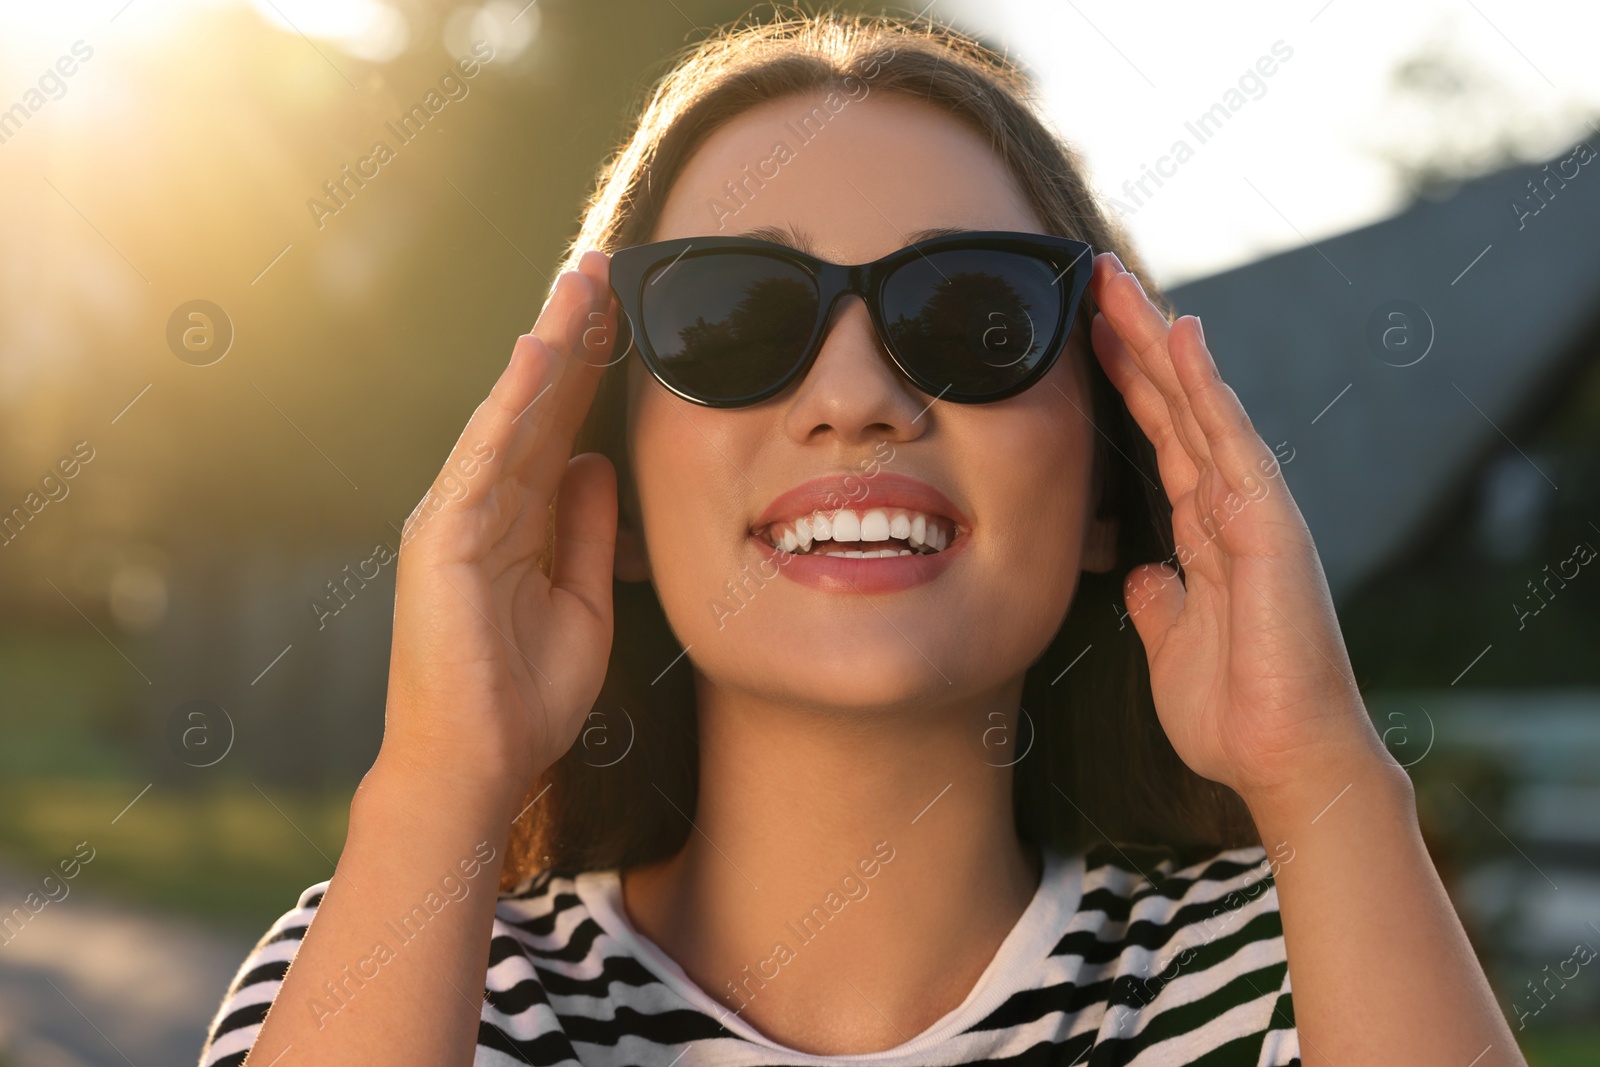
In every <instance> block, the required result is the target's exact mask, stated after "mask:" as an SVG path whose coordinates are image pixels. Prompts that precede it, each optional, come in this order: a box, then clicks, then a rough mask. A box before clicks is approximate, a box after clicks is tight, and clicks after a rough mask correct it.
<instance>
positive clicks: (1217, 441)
mask: <svg viewBox="0 0 1600 1067" xmlns="http://www.w3.org/2000/svg"><path fill="white" fill-rule="evenodd" d="M1091 284H1092V287H1093V292H1094V297H1095V300H1096V302H1097V303H1098V304H1099V307H1100V313H1099V314H1097V315H1096V316H1095V318H1094V323H1093V330H1092V338H1093V344H1094V350H1095V353H1096V355H1097V356H1098V357H1099V360H1100V363H1101V366H1103V367H1104V368H1105V372H1106V375H1107V376H1108V377H1109V378H1110V379H1111V381H1112V383H1113V384H1114V385H1115V386H1116V387H1117V389H1118V390H1119V391H1120V392H1121V393H1122V396H1123V398H1124V399H1125V400H1126V402H1127V405H1128V409H1129V411H1130V412H1131V413H1132V414H1133V417H1134V419H1135V420H1136V421H1137V422H1138V424H1139V426H1140V427H1141V428H1142V429H1143V430H1144V432H1145V435H1146V436H1147V437H1149V439H1150V441H1151V443H1152V444H1154V445H1155V449H1156V456H1157V460H1158V464H1159V468H1160V475H1161V481H1162V484H1163V487H1164V488H1165V490H1166V494H1167V498H1168V499H1169V500H1170V501H1171V503H1172V527H1173V538H1174V541H1175V543H1176V546H1177V555H1176V559H1177V562H1178V564H1179V565H1180V566H1181V567H1182V568H1183V579H1182V580H1180V579H1179V577H1178V575H1177V574H1176V572H1175V571H1174V570H1173V569H1172V567H1171V564H1170V563H1165V564H1163V563H1146V564H1143V565H1141V566H1139V567H1136V568H1135V569H1134V570H1133V571H1132V572H1131V573H1130V574H1129V575H1128V577H1127V579H1126V581H1125V583H1124V587H1123V592H1124V595H1125V597H1126V600H1127V610H1128V613H1129V615H1130V616H1131V619H1132V622H1133V624H1134V627H1135V629H1136V630H1137V631H1138V633H1139V637H1140V639H1141V640H1142V641H1143V642H1144V647H1145V652H1146V654H1147V656H1148V657H1149V662H1150V684H1151V689H1152V692H1153V695H1154V697H1155V705H1156V711H1157V714H1158V715H1159V716H1160V719H1161V724H1162V727H1163V729H1165V731H1166V733H1167V736H1168V738H1169V739H1170V740H1171V741H1172V745H1173V747H1174V748H1175V749H1176V750H1177V752H1178V755H1179V756H1180V757H1182V758H1183V760H1184V762H1185V763H1187V764H1188V765H1189V766H1190V768H1192V769H1193V770H1194V771H1196V772H1197V773H1199V774H1201V775H1204V776H1205V777H1207V778H1210V779H1213V780H1215V781H1219V782H1222V783H1223V784H1225V785H1228V786H1230V787H1231V788H1233V789H1234V790H1235V791H1237V792H1238V793H1240V794H1241V795H1243V796H1244V797H1245V799H1246V800H1247V801H1250V800H1252V799H1253V798H1256V797H1259V796H1266V795H1271V794H1274V793H1277V792H1280V791H1284V790H1289V789H1291V787H1292V786H1293V785H1294V784H1296V783H1300V784H1309V783H1308V782H1307V779H1316V778H1320V777H1322V776H1323V775H1324V773H1326V772H1332V773H1334V774H1337V773H1339V770H1340V769H1341V767H1342V766H1348V763H1349V761H1351V760H1354V761H1357V762H1365V761H1370V760H1373V759H1377V760H1387V759H1388V757H1387V755H1386V753H1385V752H1384V749H1383V746H1382V744H1381V742H1380V741H1379V740H1378V737H1377V732H1376V730H1374V729H1373V727H1372V723H1371V720H1370V719H1368V717H1367V714H1366V710H1365V706H1364V704H1363V703H1362V700H1361V695H1360V692H1359V690H1358V689H1357V686H1356V683H1355V679H1354V676H1353V674H1352V672H1351V668H1350V660H1349V657H1348V656H1347V655H1346V653H1345V647H1344V641H1343V639H1342V637H1341V636H1340V633H1339V622H1338V619H1337V617H1336V616H1335V614H1334V610H1333V598H1332V597H1331V595H1330V594H1329V592H1328V583H1327V579H1326V578H1325V577H1324V575H1323V572H1322V564H1321V561H1320V560H1319V559H1318V558H1317V552H1316V548H1315V547H1314V546H1313V545H1312V543H1311V533H1310V530H1309V529H1308V528H1307V526H1306V522H1305V519H1304V518H1302V517H1301V515H1300V509H1299V508H1298V507H1297V506H1296V505H1295V502H1294V500H1293V498H1292V497H1291V496H1290V495H1289V489H1288V486H1287V485H1286V484H1285V483H1284V480H1283V476H1282V474H1281V472H1280V471H1279V463H1278V459H1277V457H1276V456H1275V455H1274V453H1273V451H1272V449H1270V448H1268V447H1267V445H1266V443H1265V442H1264V441H1262V439H1261V437H1260V436H1259V435H1258V434H1257V433H1256V432H1255V428H1254V427H1253V426H1252V425H1251V423H1250V419H1249V416H1247V415H1246V414H1245V411H1244V408H1243V406H1242V405H1241V404H1240V403H1239V398H1238V396H1237V395H1236V394H1235V393H1234V391H1233V390H1232V389H1231V388H1229V387H1228V385H1227V384H1226V383H1224V382H1223V381H1222V378H1221V377H1220V376H1219V375H1218V373H1217V367H1216V364H1215V363H1214V362H1213V361H1212V358H1211V353H1210V352H1209V351H1208V350H1207V348H1206V343H1205V337H1204V335H1203V334H1202V333H1201V328H1200V320H1199V319H1197V318H1194V317H1193V316H1185V317H1183V318H1180V319H1178V320H1177V321H1176V322H1174V323H1172V324H1170V325H1169V324H1168V322H1167V320H1166V316H1165V315H1164V314H1163V313H1162V312H1161V310H1160V309H1158V308H1157V307H1156V306H1155V305H1154V304H1153V303H1152V302H1151V301H1150V300H1149V299H1148V298H1147V297H1146V295H1145V292H1144V289H1143V287H1142V286H1140V285H1139V282H1138V279H1137V278H1135V277H1134V275H1132V274H1131V273H1128V272H1127V271H1126V270H1125V269H1124V267H1123V266H1122V264H1121V263H1120V262H1119V261H1118V260H1117V258H1116V256H1115V255H1113V254H1111V253H1103V254H1101V255H1100V256H1097V257H1096V260H1095V265H1094V275H1093V280H1092V282H1091Z"/></svg>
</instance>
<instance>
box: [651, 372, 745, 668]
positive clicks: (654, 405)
mask: <svg viewBox="0 0 1600 1067" xmlns="http://www.w3.org/2000/svg"><path fill="white" fill-rule="evenodd" d="M678 403H679V402H678V401H676V400H673V399H670V398H668V397H666V396H664V395H651V394H650V393H649V392H647V393H646V394H645V395H643V396H641V397H639V398H638V401H637V403H636V405H635V407H634V409H633V411H632V412H631V415H630V418H631V420H632V422H631V426H632V437H631V440H630V445H629V447H630V450H631V456H630V462H631V464H632V466H633V472H634V480H635V486H636V488H637V491H638V497H639V510H640V517H641V520H642V523H643V528H644V537H645V544H646V547H647V550H648V552H649V556H650V564H651V573H652V575H653V580H654V583H655V588H656V595H657V596H658V597H659V598H660V600H661V606H662V609H663V611H665V612H666V615H667V618H668V620H669V621H670V622H671V623H672V626H673V629H674V631H675V632H677V633H678V635H679V636H680V638H682V639H683V640H685V641H692V640H693V638H692V637H691V636H689V631H691V630H692V629H693V628H694V626H695V621H696V618H697V615H695V614H694V613H702V614H704V615H705V617H706V619H708V620H709V619H711V618H712V614H711V612H710V608H709V607H708V603H709V601H710V600H711V598H713V597H715V596H717V595H718V594H719V592H720V591H721V589H722V586H723V582H724V581H727V580H729V579H730V578H731V577H732V576H733V575H734V574H736V573H737V571H738V567H739V553H740V551H741V550H742V549H743V548H744V545H743V538H742V536H741V534H742V532H743V530H744V526H743V525H742V523H743V511H742V510H741V508H742V506H743V505H742V497H741V496H740V495H738V485H737V484H735V483H740V484H742V483H741V482H740V476H739V474H738V472H737V471H736V470H734V468H733V467H732V466H730V464H729V462H728V461H727V460H725V459H723V458H722V456H721V455H719V453H718V451H717V448H722V449H723V450H725V451H726V450H731V449H733V448H734V443H733V442H732V441H731V440H730V439H729V435H728V434H727V433H725V432H719V428H718V427H717V426H715V425H701V424H702V423H714V422H715V421H717V420H718V418H719V417H720V416H719V413H707V412H703V411H701V410H699V409H696V410H693V411H688V412H684V411H677V410H674V409H673V408H674V405H676V404H678ZM697 427H698V428H697ZM712 442H715V447H714V446H713V444H712Z"/></svg>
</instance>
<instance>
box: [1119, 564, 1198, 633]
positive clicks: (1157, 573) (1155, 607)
mask: <svg viewBox="0 0 1600 1067" xmlns="http://www.w3.org/2000/svg"><path fill="white" fill-rule="evenodd" d="M1186 595H1187V594H1186V593H1185V591H1184V588H1183V580H1182V579H1181V578H1180V577H1178V572H1177V570H1176V569H1175V568H1174V567H1173V566H1172V565H1171V564H1170V563H1142V564H1140V565H1139V566H1137V567H1135V568H1133V570H1131V571H1129V572H1128V577H1127V578H1125V579H1123V583H1122V597H1123V600H1124V601H1126V603H1127V607H1128V617H1129V618H1131V619H1132V620H1133V628H1134V629H1135V630H1136V631H1138V634H1139V640H1140V641H1141V642H1142V643H1143V644H1144V650H1145V655H1147V656H1154V655H1155V654H1156V652H1157V651H1158V650H1159V649H1160V648H1161V643H1162V641H1164V640H1165V639H1166V634H1167V631H1168V630H1170V629H1171V628H1172V624H1173V622H1174V621H1175V620H1176V619H1177V617H1178V613H1179V612H1181V611H1182V610H1183V602H1184V599H1185V597H1186Z"/></svg>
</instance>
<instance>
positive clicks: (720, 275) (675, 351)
mask: <svg viewBox="0 0 1600 1067" xmlns="http://www.w3.org/2000/svg"><path fill="white" fill-rule="evenodd" d="M643 307H644V331H645V336H647V337H648V338H649V339H650V347H651V348H652V349H654V351H655V354H656V356H657V358H658V359H659V361H660V363H661V372H662V376H663V377H664V378H665V379H666V380H667V381H669V382H670V383H671V384H672V385H673V386H674V387H675V388H678V389H681V390H683V391H684V392H686V393H689V394H690V395H692V396H695V397H697V398H700V399H703V400H709V401H713V402H717V401H722V402H729V401H737V400H740V399H743V398H747V397H751V396H755V395H757V394H760V393H762V392H764V391H766V390H768V389H770V388H771V387H772V386H773V385H774V384H775V383H777V382H778V381H781V380H782V379H783V377H784V375H786V374H787V373H788V372H789V371H791V370H793V369H794V367H795V365H796V364H798V363H799V362H800V359H801V357H802V356H803V355H804V354H805V346H806V342H807V341H808V340H810V338H811V333H812V330H813V329H814V328H815V326H816V322H817V287H816V284H815V283H814V282H813V281H812V279H811V276H810V275H809V274H807V273H806V272H805V271H803V270H801V269H800V268H799V267H797V266H795V265H794V264H792V263H788V262H785V261H784V260H781V259H775V258H773V257H771V256H763V255H758V254H754V253H747V252H714V253H713V252H708V253H704V254H699V255H697V254H695V253H694V252H693V251H690V252H688V253H687V254H685V255H684V256H682V257H680V258H679V259H678V260H676V261H675V262H672V263H667V264H664V265H662V266H661V267H658V268H657V269H656V270H654V271H652V272H651V273H650V274H649V275H647V276H646V278H645V284H644V305H643Z"/></svg>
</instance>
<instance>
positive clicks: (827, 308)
mask: <svg viewBox="0 0 1600 1067" xmlns="http://www.w3.org/2000/svg"><path fill="white" fill-rule="evenodd" d="M965 249H981V250H985V251H997V252H1015V253H1018V254H1021V255H1026V256H1029V257H1031V258H1034V259H1037V260H1040V261H1042V262H1044V263H1047V264H1049V265H1050V266H1051V268H1052V269H1054V270H1055V271H1056V277H1055V284H1056V286H1057V287H1058V288H1059V289H1060V290H1061V291H1062V299H1061V305H1060V313H1059V315H1058V316H1057V321H1056V322H1055V323H1054V325H1053V328H1052V329H1051V333H1050V337H1049V340H1048V342H1047V343H1046V345H1045V348H1044V352H1045V355H1044V358H1042V359H1041V360H1040V361H1039V363H1038V365H1037V366H1036V367H1034V368H1033V369H1032V370H1031V371H1030V372H1029V373H1028V374H1027V375H1026V376H1025V377H1023V378H1022V379H1020V380H1018V381H1016V382H1014V383H1012V384H1011V385H1009V386H1006V387H1004V388H1002V389H998V390H994V391H992V392H981V393H977V392H965V391H958V390H955V389H953V388H951V386H950V383H948V382H945V383H941V382H938V381H936V380H934V379H932V378H930V377H928V376H927V375H925V374H923V373H922V372H921V371H919V370H918V369H917V366H916V364H915V362H914V361H912V360H908V359H907V358H906V357H905V355H904V354H903V353H901V352H899V351H897V350H896V346H895V344H894V342H893V341H892V340H891V339H890V336H889V331H888V329H887V326H886V324H885V322H884V318H883V290H884V286H885V285H886V284H887V283H888V281H889V279H890V277H891V276H892V275H893V274H894V273H895V271H897V270H899V269H900V268H901V267H903V266H905V265H907V264H909V263H913V262H915V261H916V260H917V259H919V258H922V257H926V256H928V255H930V254H931V253H935V252H949V251H960V250H965ZM727 251H737V252H744V253H746V254H755V255H763V256H771V257H772V258H774V259H778V260H782V261H783V262H786V263H789V264H792V265H794V266H797V267H799V268H800V269H801V270H803V271H805V272H806V274H807V275H809V276H810V277H811V279H812V281H813V283H814V284H815V285H816V287H817V296H818V301H817V321H816V324H815V325H814V326H813V327H812V331H811V336H810V338H809V339H808V340H807V341H806V345H805V349H804V354H803V355H802V356H801V357H800V358H799V359H797V360H796V361H795V365H794V366H793V367H791V368H790V369H789V370H787V371H786V372H785V373H784V374H783V375H782V376H781V378H780V379H779V380H777V381H775V382H774V383H773V384H772V385H770V386H767V387H765V388H763V389H761V390H760V391H758V392H755V393H750V394H747V395H745V396H739V397H732V398H726V397H713V398H707V397H705V396H703V395H700V394H698V393H696V392H694V391H693V390H689V389H685V388H683V387H681V386H680V385H679V384H678V383H676V382H674V381H673V380H672V378H671V377H670V375H669V373H668V372H667V371H666V369H665V367H664V365H663V361H662V360H661V359H660V357H658V356H657V355H656V352H655V349H654V348H652V347H651V345H650V338H649V337H648V335H647V334H646V333H645V331H644V329H643V328H642V325H643V323H644V298H645V287H646V286H647V285H648V284H649V283H648V282H646V279H647V278H650V275H651V273H652V272H653V271H654V270H655V269H656V268H657V267H659V266H661V265H662V264H663V263H666V264H676V263H677V261H678V260H680V259H684V258H692V257H695V256H699V255H709V254H715V253H717V252H727ZM1091 253H1092V249H1091V248H1090V246H1089V245H1088V244H1086V243H1084V242H1083V241H1077V240H1073V239H1071V238H1068V237H1054V236H1051V235H1048V234H1037V233H1019V232H1014V231H1010V230H971V231H963V232H961V233H955V234H949V235H943V236H939V237H930V238H928V239H926V240H923V241H917V242H915V243H913V244H909V245H906V246H905V247H903V248H899V249H897V250H895V251H893V252H891V253H889V254H888V255H886V256H884V257H883V258H882V259H878V260H874V261H873V262H871V263H858V264H853V265H844V264H839V263H829V262H827V261H826V260H822V259H818V258H817V257H815V256H812V255H808V254H807V253H805V252H801V251H799V250H798V249H795V248H791V247H789V246H788V245H782V244H777V243H774V242H772V241H763V240H759V239H757V238H753V237H683V238H677V239H675V240H671V241H657V242H654V243H652V244H644V245H634V246H632V247H629V248H622V249H618V250H617V251H615V252H613V253H612V254H611V289H612V292H614V293H615V294H616V297H617V302H618V303H619V304H620V305H621V307H622V310H623V312H624V314H625V315H626V316H627V318H628V327H629V331H630V333H631V335H632V339H631V342H630V343H631V344H637V346H638V348H639V355H640V357H641V358H642V359H643V360H644V362H645V366H646V367H648V368H649V370H650V372H651V373H652V374H653V375H654V376H655V377H656V380H657V381H659V382H661V384H662V385H664V386H666V387H667V388H668V389H670V390H671V391H672V392H673V393H675V394H677V395H678V396H680V397H682V398H683V399H685V400H688V401H691V402H692V403H695V404H699V405H701V406H703V407H714V408H738V407H747V406H749V405H752V404H759V403H761V402H762V401H764V400H769V399H771V398H772V397H775V396H777V395H778V394H779V393H782V392H783V391H784V390H785V389H787V388H788V387H789V386H790V385H791V384H792V383H794V382H795V381H797V380H799V379H800V378H802V377H804V375H805V374H806V372H807V371H808V370H810V368H811V364H812V363H813V362H814V361H815V360H816V358H817V353H818V352H819V351H820V350H821V348H822V342H823V338H824V337H825V336H826V333H827V327H828V319H829V317H830V316H831V314H832V311H833V306H834V304H835V303H837V302H838V300H839V298H840V297H841V296H843V295H845V294H846V293H852V294H854V295H856V296H859V297H861V298H862V299H863V300H864V301H865V302H866V305H867V311H868V313H869V314H870V315H871V317H872V325H873V328H874V329H876V330H877V331H878V337H879V339H880V341H881V342H882V344H883V347H884V349H885V350H886V351H887V352H888V353H889V357H890V358H891V359H892V360H893V361H894V364H895V366H896V367H898V368H899V369H900V373H902V374H904V375H905V376H906V377H907V378H908V379H910V381H911V382H912V384H914V385H915V386H916V387H917V388H918V389H920V390H922V391H923V392H924V393H926V394H928V395H929V396H932V397H935V398H936V399H941V400H949V401H952V402H954V403H957V404H986V403H991V402H993V401H996V400H1004V399H1005V398H1006V397H1009V396H1015V395H1016V394H1017V393H1020V392H1022V391H1023V390H1025V389H1027V388H1028V387H1030V386H1032V385H1033V384H1034V383H1035V382H1037V381H1038V380H1039V378H1040V377H1042V376H1043V375H1044V374H1045V372H1046V371H1048V370H1049V369H1050V368H1051V366H1053V365H1054V364H1055V361H1056V360H1057V359H1058V358H1059V357H1060V355H1061V350H1062V349H1063V348H1064V347H1065V346H1066V340H1067V336H1068V334H1069V333H1070V331H1071V327H1072V324H1073V322H1074V320H1075V319H1076V318H1077V313H1078V307H1079V304H1080V303H1081V302H1082V299H1083V294H1084V291H1085V290H1086V289H1087V288H1088V285H1089V276H1090V274H1091V273H1093V266H1094V259H1093V256H1092V254H1091ZM668 269H671V268H670V265H669V267H668ZM664 275H665V272H663V274H662V276H664ZM653 280H654V279H652V281H653Z"/></svg>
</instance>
